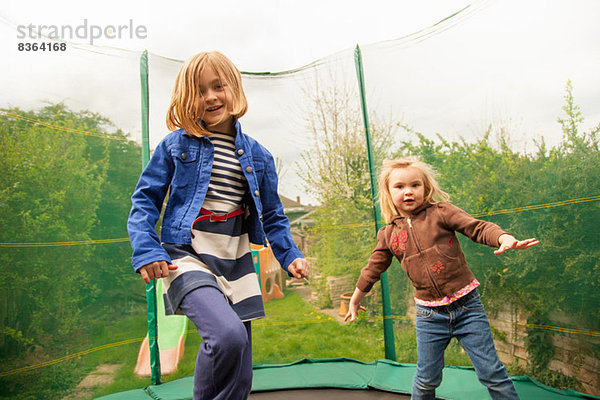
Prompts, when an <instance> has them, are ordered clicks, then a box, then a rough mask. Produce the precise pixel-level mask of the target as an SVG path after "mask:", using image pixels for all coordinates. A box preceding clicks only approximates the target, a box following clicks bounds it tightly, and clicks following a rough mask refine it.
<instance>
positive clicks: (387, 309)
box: [354, 45, 396, 361]
mask: <svg viewBox="0 0 600 400" xmlns="http://www.w3.org/2000/svg"><path fill="white" fill-rule="evenodd" d="M354 64H355V66H356V75H357V77H358V89H359V92H360V106H361V109H362V115H363V123H364V125H365V136H366V139H367V156H368V159H369V177H370V179H371V196H372V201H373V217H374V218H375V234H377V232H378V231H379V229H380V228H381V227H382V224H381V211H380V210H379V205H378V204H377V198H378V194H377V178H376V177H375V167H374V165H373V163H374V157H373V149H372V146H371V133H370V128H369V115H368V112H367V99H366V95H365V77H364V74H363V65H362V54H361V52H360V47H358V45H356V49H355V50H354ZM381 300H382V303H383V339H384V343H385V358H387V359H388V360H393V361H396V346H395V344H394V323H393V320H392V307H391V304H390V287H389V283H388V276H387V272H384V273H383V274H381Z"/></svg>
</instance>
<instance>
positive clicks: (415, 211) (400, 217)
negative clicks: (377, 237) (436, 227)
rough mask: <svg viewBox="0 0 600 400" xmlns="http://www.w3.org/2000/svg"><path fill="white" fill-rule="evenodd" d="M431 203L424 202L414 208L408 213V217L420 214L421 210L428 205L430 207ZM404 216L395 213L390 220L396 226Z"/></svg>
mask: <svg viewBox="0 0 600 400" xmlns="http://www.w3.org/2000/svg"><path fill="white" fill-rule="evenodd" d="M431 206H432V204H431V203H429V202H424V203H423V204H421V205H420V206H419V207H417V208H415V210H414V211H413V212H412V213H411V214H410V218H413V217H414V216H415V215H417V214H420V213H421V212H422V211H423V210H425V209H426V208H428V207H431ZM405 219H406V217H405V216H403V215H397V216H396V217H394V219H393V220H392V222H391V223H392V224H396V225H398V226H400V223H401V221H402V220H405Z"/></svg>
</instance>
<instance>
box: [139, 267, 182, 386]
mask: <svg viewBox="0 0 600 400" xmlns="http://www.w3.org/2000/svg"><path fill="white" fill-rule="evenodd" d="M156 300H157V302H156V309H157V314H158V315H157V318H158V348H159V352H160V373H161V375H168V374H172V373H173V372H175V371H177V364H178V363H179V360H181V358H182V357H183V352H184V344H185V335H186V331H187V322H188V319H187V317H186V316H183V315H169V316H168V317H167V316H165V304H164V301H163V295H162V282H161V280H160V279H157V282H156ZM134 372H135V373H136V374H137V375H140V376H150V375H151V371H150V346H149V344H148V335H146V338H145V339H144V341H143V342H142V345H141V346H140V351H139V353H138V358H137V364H136V366H135V369H134Z"/></svg>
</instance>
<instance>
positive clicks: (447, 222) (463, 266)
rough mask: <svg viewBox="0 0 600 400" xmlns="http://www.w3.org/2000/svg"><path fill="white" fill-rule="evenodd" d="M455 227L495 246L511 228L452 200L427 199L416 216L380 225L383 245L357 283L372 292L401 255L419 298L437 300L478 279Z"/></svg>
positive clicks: (364, 290)
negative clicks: (475, 215)
mask: <svg viewBox="0 0 600 400" xmlns="http://www.w3.org/2000/svg"><path fill="white" fill-rule="evenodd" d="M455 232H460V233H462V234H463V235H465V236H467V237H468V238H470V239H471V240H473V241H474V242H477V243H481V244H485V245H488V246H491V247H498V246H499V245H500V244H499V243H498V239H499V238H500V235H502V234H504V233H506V232H505V231H503V230H502V229H501V228H500V227H499V226H498V225H496V224H494V223H492V222H487V221H481V220H478V219H476V218H473V217H472V216H470V215H469V214H468V213H466V212H465V211H463V210H461V209H460V208H458V207H456V206H454V205H452V204H450V203H447V202H441V203H436V204H428V203H426V204H423V205H422V206H420V207H419V208H417V209H416V210H415V211H414V212H413V213H412V215H411V216H410V218H405V217H400V216H398V217H396V218H395V219H394V220H393V221H392V222H391V223H389V224H388V225H386V226H384V227H382V228H381V229H380V230H379V232H378V233H377V246H376V247H375V249H374V250H373V253H372V254H371V257H370V258H369V262H368V264H367V266H366V267H364V268H363V269H362V270H361V274H360V277H359V278H358V282H357V284H356V287H357V288H358V289H360V290H362V291H363V292H368V291H370V290H371V288H372V287H373V284H374V283H375V282H377V281H378V280H379V279H380V277H381V274H382V273H383V272H384V271H386V270H387V268H388V267H389V266H390V264H391V262H392V257H394V256H395V257H396V258H397V259H398V260H400V263H401V265H402V269H403V270H404V272H405V273H406V275H407V276H408V278H409V279H410V281H411V283H412V285H413V286H414V287H415V290H416V293H415V297H416V298H418V299H420V300H426V301H432V300H438V299H442V298H443V297H445V296H452V295H453V294H455V293H456V292H458V291H459V290H460V289H462V288H464V287H465V286H467V285H468V284H469V283H471V282H472V281H473V280H474V279H475V276H474V275H473V273H472V272H471V270H470V269H469V267H468V266H467V261H466V260H465V256H464V254H463V252H462V250H461V248H460V244H459V242H458V239H457V237H456V234H455Z"/></svg>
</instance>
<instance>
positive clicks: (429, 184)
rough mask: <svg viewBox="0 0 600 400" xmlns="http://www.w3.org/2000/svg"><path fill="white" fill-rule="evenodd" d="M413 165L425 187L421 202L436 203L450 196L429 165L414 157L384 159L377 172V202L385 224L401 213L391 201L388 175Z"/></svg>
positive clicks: (446, 199)
mask: <svg viewBox="0 0 600 400" xmlns="http://www.w3.org/2000/svg"><path fill="white" fill-rule="evenodd" d="M408 167H415V168H417V169H418V170H419V171H420V172H421V178H422V179H423V186H424V189H425V193H424V197H423V202H424V203H431V204H434V203H437V202H438V201H448V200H449V199H450V196H449V195H448V193H446V192H444V191H443V190H442V189H441V188H440V185H439V184H438V182H437V180H436V176H437V173H436V172H435V170H434V169H433V167H431V165H429V164H426V163H424V162H422V161H420V160H419V159H417V158H415V157H405V158H400V159H398V160H384V161H383V166H382V168H381V172H380V173H379V204H380V205H381V214H382V215H383V219H384V220H385V222H386V223H387V224H389V223H390V222H392V221H393V220H394V218H395V217H397V216H398V215H402V214H401V213H400V211H399V210H398V209H397V208H396V206H395V205H394V202H393V201H392V195H391V193H390V186H389V184H390V175H391V173H392V171H393V170H395V169H397V168H408Z"/></svg>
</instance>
